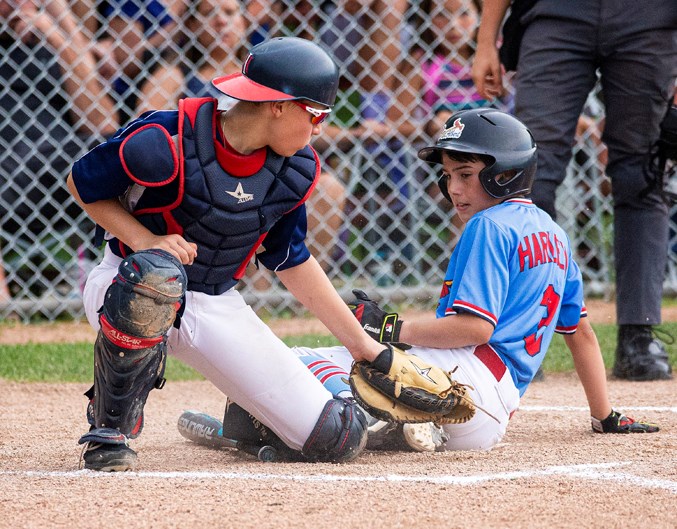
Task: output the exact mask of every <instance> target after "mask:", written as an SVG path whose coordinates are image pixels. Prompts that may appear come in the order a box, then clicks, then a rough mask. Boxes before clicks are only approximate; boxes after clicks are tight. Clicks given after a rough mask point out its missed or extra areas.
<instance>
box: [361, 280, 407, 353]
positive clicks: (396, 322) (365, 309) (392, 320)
mask: <svg viewBox="0 0 677 529" xmlns="http://www.w3.org/2000/svg"><path fill="white" fill-rule="evenodd" d="M353 294H354V295H355V298H357V299H355V301H353V302H352V303H348V308H349V309H350V310H351V311H352V313H353V314H354V315H355V317H356V318H357V321H359V322H360V325H362V328H363V329H364V330H365V331H366V332H367V334H368V335H369V336H371V337H372V338H374V340H377V341H379V342H381V343H391V344H393V345H394V346H395V347H398V348H399V349H411V345H408V344H405V343H401V342H398V340H399V338H400V329H402V320H400V317H399V315H398V314H397V313H396V312H386V311H385V310H383V309H382V308H381V307H379V306H378V304H377V303H376V302H375V301H374V300H372V299H369V296H367V294H366V293H365V292H363V291H362V290H357V289H356V290H353Z"/></svg>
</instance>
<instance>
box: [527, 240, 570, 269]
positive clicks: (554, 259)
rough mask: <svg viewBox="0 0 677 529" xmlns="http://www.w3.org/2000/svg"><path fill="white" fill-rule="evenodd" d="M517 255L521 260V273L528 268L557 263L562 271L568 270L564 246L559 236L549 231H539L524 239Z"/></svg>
mask: <svg viewBox="0 0 677 529" xmlns="http://www.w3.org/2000/svg"><path fill="white" fill-rule="evenodd" d="M517 253H518V255H519V260H520V272H524V269H525V268H526V267H527V266H528V267H529V268H534V267H535V266H538V265H542V264H548V263H555V264H556V265H557V266H558V267H559V268H561V269H562V270H566V269H567V267H568V265H569V263H568V256H567V252H566V250H565V248H564V244H563V243H562V241H560V240H559V239H558V238H557V235H555V234H554V233H550V232H548V231H539V232H538V233H532V234H531V235H527V236H526V237H524V239H522V242H521V243H520V245H519V248H518V249H517ZM527 261H528V264H527Z"/></svg>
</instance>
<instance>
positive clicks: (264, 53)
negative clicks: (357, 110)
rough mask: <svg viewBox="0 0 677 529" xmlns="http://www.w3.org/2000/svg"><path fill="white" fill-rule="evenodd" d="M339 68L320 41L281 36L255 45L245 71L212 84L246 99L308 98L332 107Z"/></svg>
mask: <svg viewBox="0 0 677 529" xmlns="http://www.w3.org/2000/svg"><path fill="white" fill-rule="evenodd" d="M338 82H339V69H338V66H336V63H334V61H333V60H332V58H331V57H330V56H329V55H328V54H327V52H325V51H324V50H323V49H322V48H320V47H319V46H318V45H317V44H315V43H313V42H311V41H309V40H305V39H301V38H298V37H278V38H274V39H270V40H267V41H264V42H262V43H261V44H257V45H256V46H254V47H253V48H252V49H251V51H250V52H249V56H248V57H247V59H246V60H245V61H244V64H243V65H242V73H235V74H232V75H227V76H225V77H217V78H216V79H214V80H213V81H212V84H213V85H214V86H215V87H216V88H217V89H218V90H220V91H221V92H223V93H224V94H226V95H229V96H230V97H234V98H235V99H241V100H243V101H289V100H293V99H307V100H309V101H314V102H315V103H319V104H320V105H326V106H328V107H331V106H333V105H334V102H335V100H336V91H337V90H338Z"/></svg>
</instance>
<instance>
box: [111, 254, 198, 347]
mask: <svg viewBox="0 0 677 529" xmlns="http://www.w3.org/2000/svg"><path fill="white" fill-rule="evenodd" d="M187 284H188V278H187V277H186V271H185V270H184V268H183V265H182V264H181V263H180V262H179V260H178V259H176V258H175V257H174V256H173V255H171V254H170V253H168V252H165V251H164V250H143V251H140V252H136V253H133V254H131V255H129V256H127V257H126V258H125V259H124V260H123V261H122V262H121V263H120V266H119V267H118V274H117V276H115V279H113V283H112V284H111V286H110V287H108V290H107V291H106V296H105V297H104V302H103V318H104V319H105V320H106V321H108V323H110V325H111V326H112V327H113V328H114V329H116V330H117V331H120V332H121V333H124V334H127V335H131V336H135V337H139V338H155V337H158V336H162V335H164V334H165V333H166V332H167V331H168V330H169V328H170V327H171V326H172V324H173V323H174V319H175V318H176V311H177V310H178V309H179V307H180V306H181V302H182V301H183V296H184V295H185V293H186V285H187Z"/></svg>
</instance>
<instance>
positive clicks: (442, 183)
mask: <svg viewBox="0 0 677 529" xmlns="http://www.w3.org/2000/svg"><path fill="white" fill-rule="evenodd" d="M447 180H449V175H447V174H442V175H441V176H440V178H439V180H437V185H438V186H440V191H441V192H442V195H443V196H444V198H446V199H447V200H448V201H449V202H451V196H450V195H449V189H448V188H447Z"/></svg>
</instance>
